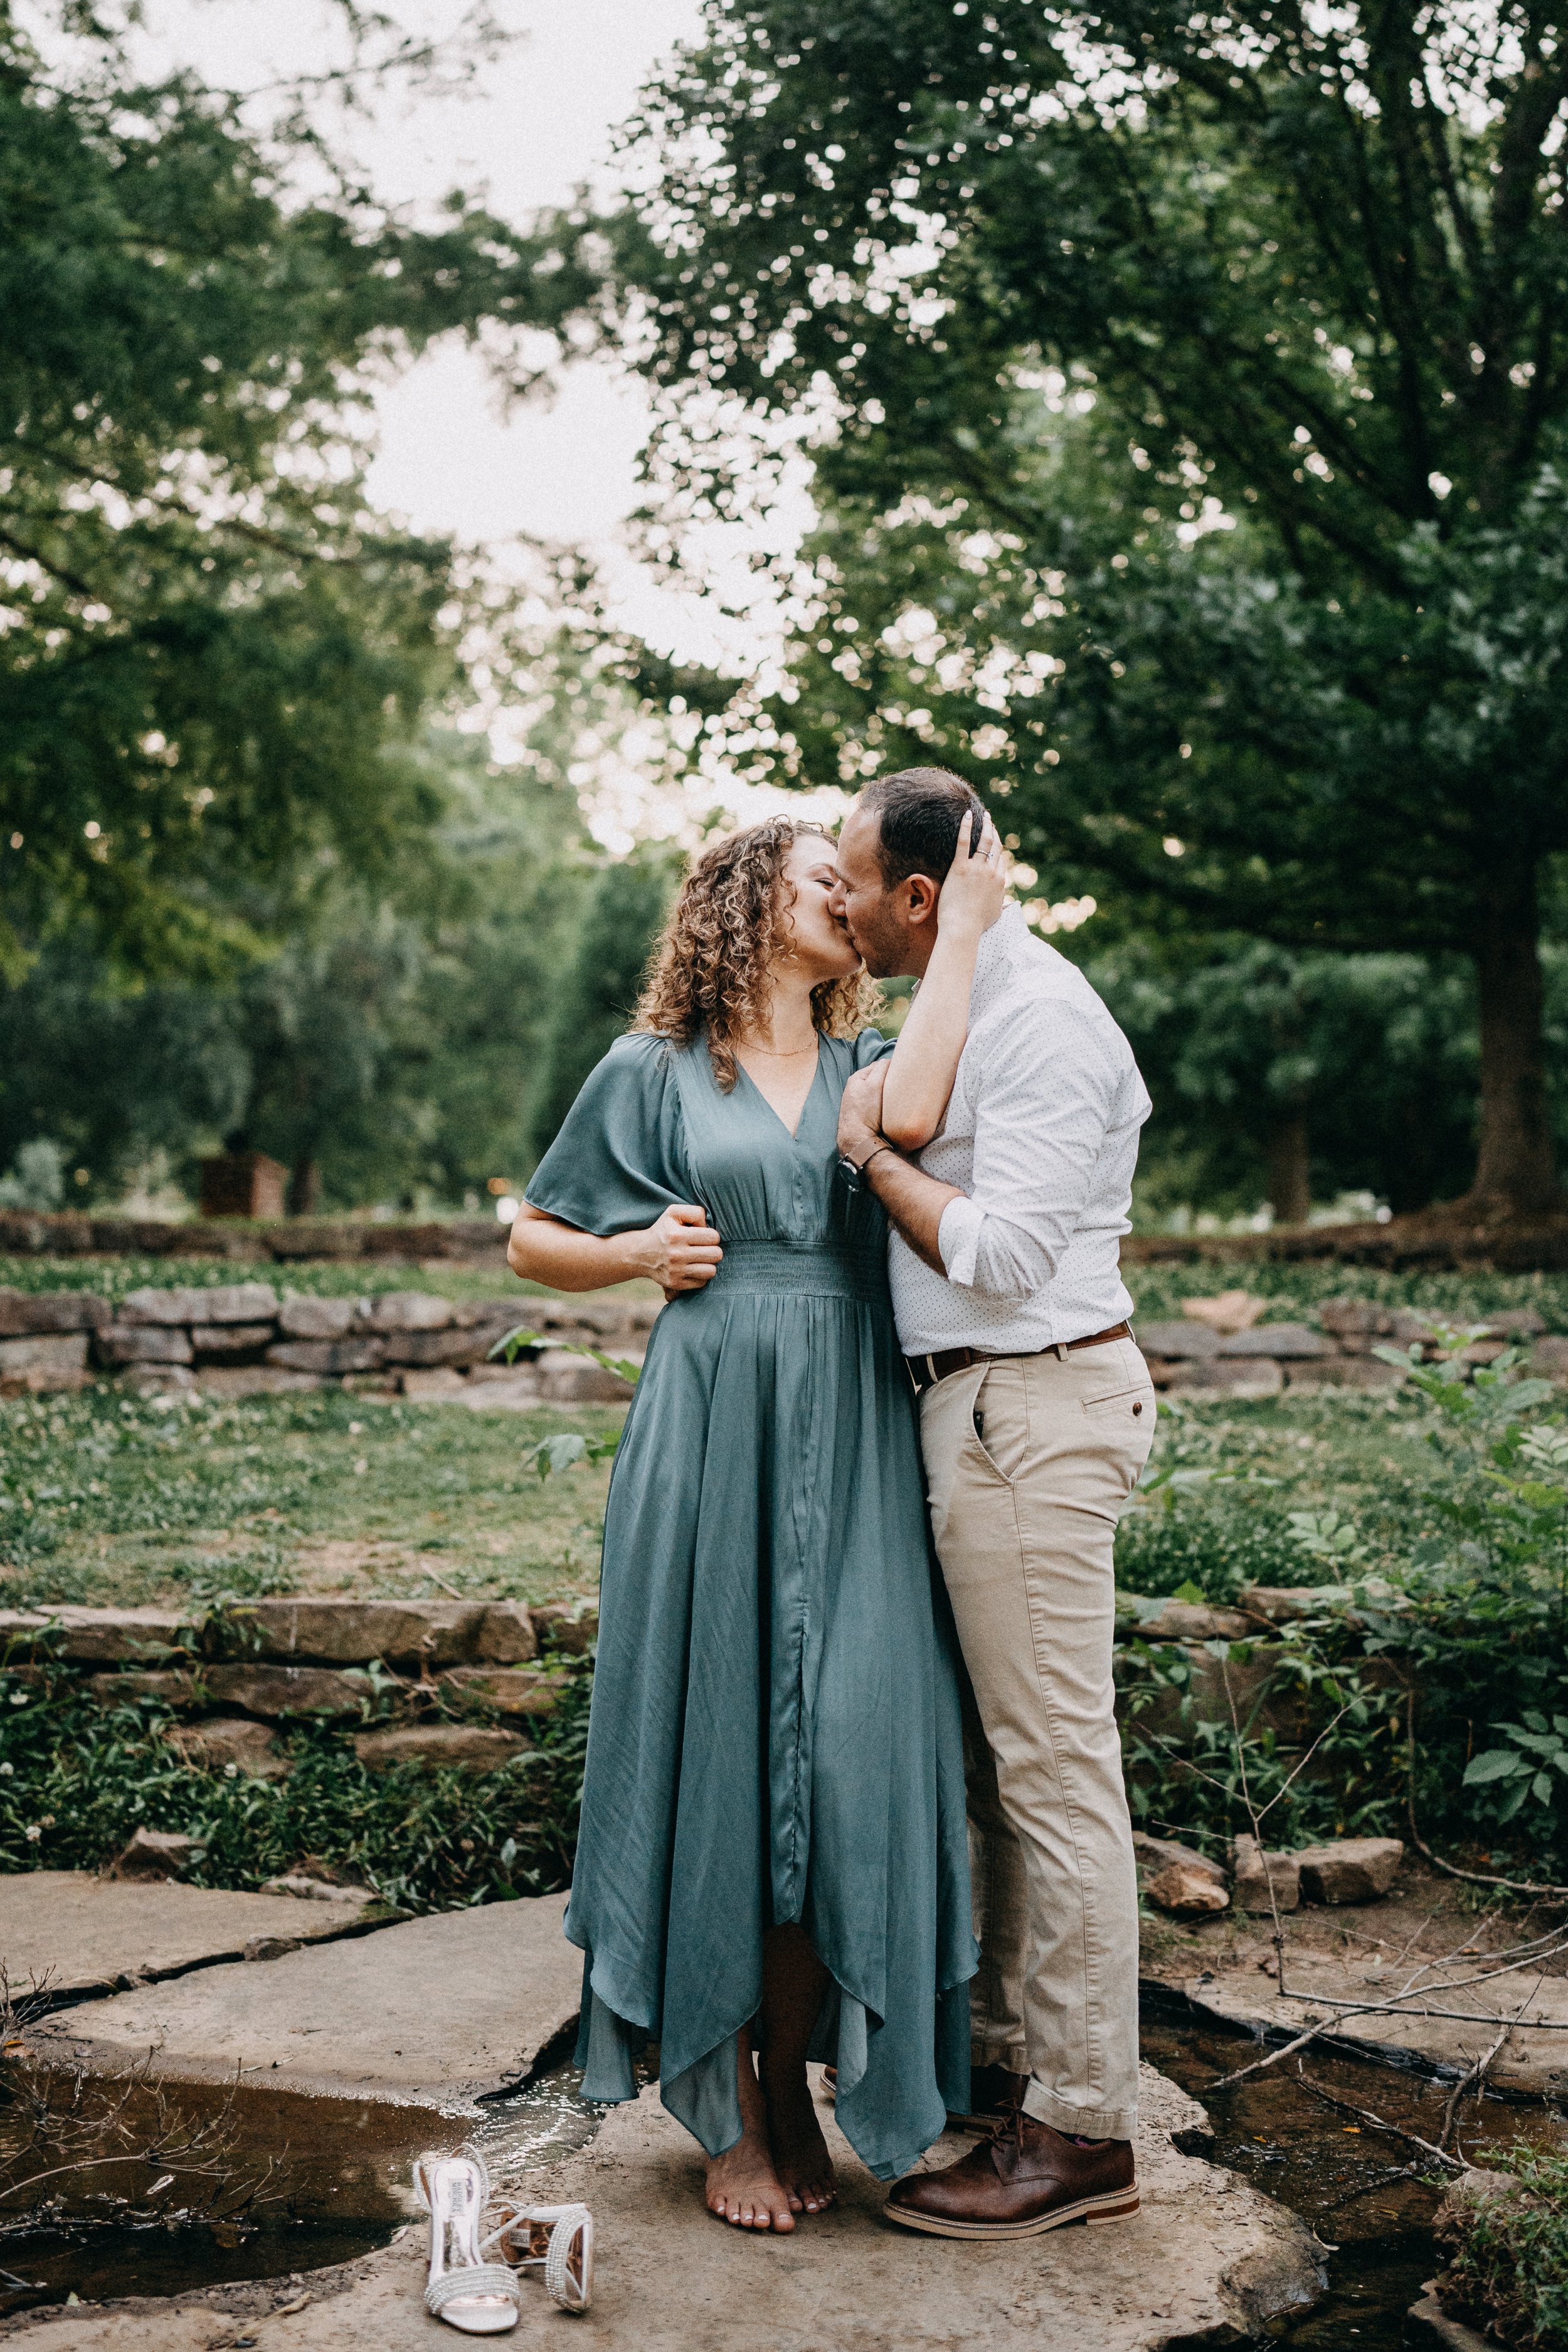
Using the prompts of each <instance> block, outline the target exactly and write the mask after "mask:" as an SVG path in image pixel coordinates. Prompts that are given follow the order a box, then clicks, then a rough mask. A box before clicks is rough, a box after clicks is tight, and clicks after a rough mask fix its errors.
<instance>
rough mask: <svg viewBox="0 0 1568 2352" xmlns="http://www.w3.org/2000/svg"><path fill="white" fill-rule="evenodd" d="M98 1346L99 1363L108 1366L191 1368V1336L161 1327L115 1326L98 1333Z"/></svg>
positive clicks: (185, 1332) (154, 1325)
mask: <svg viewBox="0 0 1568 2352" xmlns="http://www.w3.org/2000/svg"><path fill="white" fill-rule="evenodd" d="M96 1344H97V1349H98V1357H99V1360H100V1363H105V1364H188V1363H189V1362H190V1360H191V1340H190V1334H189V1332H188V1331H184V1330H180V1329H176V1328H172V1327H171V1328H165V1327H164V1326H163V1325H162V1324H148V1325H145V1326H143V1325H142V1324H139V1323H113V1324H110V1328H109V1329H108V1330H107V1331H100V1333H99V1335H98V1339H97V1343H96Z"/></svg>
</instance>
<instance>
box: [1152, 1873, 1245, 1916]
mask: <svg viewBox="0 0 1568 2352" xmlns="http://www.w3.org/2000/svg"><path fill="white" fill-rule="evenodd" d="M1143 1892H1144V1893H1145V1895H1147V1896H1148V1898H1149V1900H1150V1902H1151V1903H1152V1904H1154V1905H1156V1906H1157V1907H1158V1908H1159V1909H1160V1910H1162V1911H1170V1912H1173V1914H1174V1915H1175V1916H1176V1917H1177V1918H1181V1919H1189V1918H1198V1917H1201V1916H1204V1915H1205V1913H1208V1912H1213V1911H1228V1910H1229V1908H1230V1896H1229V1895H1227V1894H1226V1891H1225V1886H1224V1884H1223V1882H1222V1881H1221V1880H1219V1879H1217V1878H1215V1875H1214V1874H1213V1873H1212V1872H1211V1871H1210V1870H1208V1869H1207V1868H1205V1865H1204V1864H1201V1863H1199V1864H1193V1863H1190V1862H1168V1863H1167V1864H1165V1867H1164V1869H1163V1870H1157V1871H1156V1872H1155V1873H1154V1874H1153V1876H1152V1878H1150V1879H1149V1880H1147V1881H1146V1883H1145V1885H1144V1888H1143Z"/></svg>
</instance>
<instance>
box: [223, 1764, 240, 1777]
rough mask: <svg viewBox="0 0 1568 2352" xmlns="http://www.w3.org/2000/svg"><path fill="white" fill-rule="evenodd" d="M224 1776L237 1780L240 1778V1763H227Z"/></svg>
mask: <svg viewBox="0 0 1568 2352" xmlns="http://www.w3.org/2000/svg"><path fill="white" fill-rule="evenodd" d="M223 1777H224V1779H225V1780H238V1778H239V1767H238V1765H237V1764H226V1765H225V1766H224V1768H223Z"/></svg>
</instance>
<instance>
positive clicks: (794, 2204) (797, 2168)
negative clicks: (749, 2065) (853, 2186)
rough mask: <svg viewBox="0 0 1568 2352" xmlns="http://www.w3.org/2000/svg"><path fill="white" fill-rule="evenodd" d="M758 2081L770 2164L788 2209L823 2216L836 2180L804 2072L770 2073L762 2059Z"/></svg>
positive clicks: (800, 2068) (795, 2069)
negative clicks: (760, 2087) (770, 2155)
mask: <svg viewBox="0 0 1568 2352" xmlns="http://www.w3.org/2000/svg"><path fill="white" fill-rule="evenodd" d="M762 2080H763V2098H764V2099H765V2101H766V2103H767V2112H768V2139H769V2142H770V2144H771V2146H772V2148H773V2165H774V2168H775V2169H776V2171H777V2173H778V2177H779V2179H780V2181H781V2182H782V2183H783V2186H784V2194H785V2196H786V2197H787V2198H788V2199H789V2202H790V2210H792V2212H795V2213H821V2212H825V2211H826V2209H827V2207H828V2206H829V2205H831V2204H832V2202H833V2200H834V2199H835V2198H836V2197H837V2194H838V2180H837V2175H836V2174H835V2172H834V2169H833V2158H831V2157H830V2156H829V2155H828V2153H827V2142H826V2140H825V2139H824V2138H823V2137H822V2126H821V2125H820V2124H819V2123H818V2122H817V2120H816V2107H815V2106H814V2105H813V2104H812V2097H811V2089H810V2085H809V2084H807V2082H806V2079H805V2067H804V2066H795V2067H792V2068H790V2069H788V2070H787V2071H785V2072H784V2073H783V2074H782V2075H780V2074H774V2073H773V2071H772V2070H771V2069H770V2068H769V2066H768V2063H767V2060H766V2059H765V2058H764V2059H763V2069H762Z"/></svg>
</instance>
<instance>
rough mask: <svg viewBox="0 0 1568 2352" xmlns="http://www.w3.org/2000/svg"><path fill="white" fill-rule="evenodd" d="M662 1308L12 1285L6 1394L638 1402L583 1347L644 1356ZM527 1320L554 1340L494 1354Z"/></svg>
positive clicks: (399, 1294) (248, 1285) (6, 1309)
mask: <svg viewBox="0 0 1568 2352" xmlns="http://www.w3.org/2000/svg"><path fill="white" fill-rule="evenodd" d="M657 1313H658V1302H657V1301H654V1300H649V1301H646V1302H645V1301H642V1300H634V1299H616V1298H585V1299H580V1300H563V1299H558V1298H531V1297H524V1296H523V1295H522V1294H521V1293H518V1294H516V1295H514V1296H513V1297H510V1298H494V1299H481V1300H479V1301H466V1302H463V1303H461V1304H458V1305H454V1304H453V1302H452V1301H451V1300H450V1299H447V1298H438V1297H436V1296H435V1295H434V1294H433V1293H432V1292H429V1291H421V1290H397V1291H389V1292H385V1293H384V1294H383V1295H382V1296H381V1297H379V1298H316V1297H300V1296H298V1295H293V1296H290V1295H289V1294H288V1293H285V1294H284V1295H283V1297H279V1294H278V1292H277V1291H276V1290H275V1289H274V1288H273V1287H272V1285H271V1284H270V1283H267V1282H237V1283H228V1284H223V1285H218V1286H213V1287H208V1288H192V1289H188V1290H186V1289H156V1288H148V1289H144V1290H133V1291H132V1293H131V1294H130V1296H129V1297H127V1298H126V1299H124V1300H123V1301H122V1303H121V1307H120V1308H119V1310H118V1311H117V1312H116V1311H114V1310H112V1309H111V1308H110V1306H109V1303H108V1302H107V1300H105V1299H103V1298H100V1297H98V1296H97V1294H96V1293H95V1292H92V1291H88V1290H57V1291H52V1292H43V1293H38V1294H34V1293H32V1292H29V1291H23V1290H0V1395H6V1394H8V1395H17V1394H22V1393H26V1392H27V1391H41V1390H51V1389H72V1388H79V1387H80V1386H81V1385H82V1384H83V1382H84V1381H87V1380H89V1378H90V1377H92V1375H93V1374H94V1373H101V1374H110V1373H113V1374H119V1375H120V1376H121V1377H122V1378H123V1379H125V1380H126V1381H129V1382H131V1383H132V1385H133V1386H136V1387H141V1388H155V1389H161V1390H168V1389H172V1388H189V1387H191V1386H193V1385H199V1386H200V1387H201V1388H203V1389H204V1390H206V1391H209V1392H210V1393H212V1394H214V1395H220V1396H261V1395H268V1394H271V1393H274V1392H281V1391H288V1390H291V1389H319V1388H321V1387H324V1386H326V1385H328V1384H333V1385H339V1384H343V1383H345V1382H346V1383H347V1384H349V1385H351V1386H353V1387H354V1388H356V1389H358V1390H360V1391H373V1392H374V1391H381V1392H382V1393H384V1394H394V1393H396V1394H402V1395H405V1396H415V1397H432V1396H434V1397H439V1396H450V1397H453V1398H458V1399H462V1398H465V1397H467V1398H468V1400H469V1401H470V1402H472V1401H473V1400H474V1399H475V1397H476V1395H477V1392H478V1391H479V1390H480V1389H482V1388H485V1387H487V1386H489V1387H493V1388H495V1389H496V1390H497V1391H498V1393H497V1395H496V1396H495V1398H494V1399H493V1400H491V1401H492V1402H517V1403H530V1402H541V1403H552V1404H581V1403H590V1402H603V1403H614V1402H624V1401H625V1400H626V1398H627V1397H628V1396H629V1395H630V1394H631V1390H630V1388H629V1387H628V1386H627V1384H626V1381H622V1380H618V1379H617V1378H616V1376H615V1374H614V1373H612V1372H608V1371H606V1370H604V1369H603V1368H602V1367H601V1366H600V1365H598V1364H595V1363H594V1362H593V1361H592V1360H590V1359H588V1358H587V1357H584V1356H582V1355H579V1354H574V1353H573V1352H572V1349H574V1348H578V1347H593V1348H597V1349H601V1350H602V1351H605V1352H607V1353H609V1354H611V1355H613V1356H616V1357H617V1358H619V1359H623V1360H626V1361H629V1362H634V1363H637V1362H640V1361H641V1360H642V1355H643V1351H644V1349H646V1347H647V1335H648V1332H649V1331H650V1330H651V1328H653V1320H654V1317H655V1316H656V1315H657ZM520 1325H521V1326H523V1327H525V1328H528V1329H530V1330H533V1331H537V1332H538V1333H539V1335H540V1338H541V1340H542V1341H543V1342H545V1343H546V1344H544V1345H542V1346H539V1347H531V1348H529V1349H527V1350H526V1351H525V1353H524V1356H523V1357H522V1358H521V1359H520V1360H519V1361H518V1363H517V1364H516V1365H512V1366H509V1365H507V1364H505V1363H504V1362H502V1363H492V1362H491V1361H490V1360H489V1357H490V1350H491V1349H492V1348H493V1347H494V1346H495V1345H496V1342H497V1341H498V1340H499V1339H501V1338H502V1337H503V1336H504V1335H505V1333H507V1332H508V1331H511V1330H515V1329H516V1328H518V1327H519V1326H520ZM550 1342H553V1343H554V1344H553V1345H551V1344H548V1343H550Z"/></svg>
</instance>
